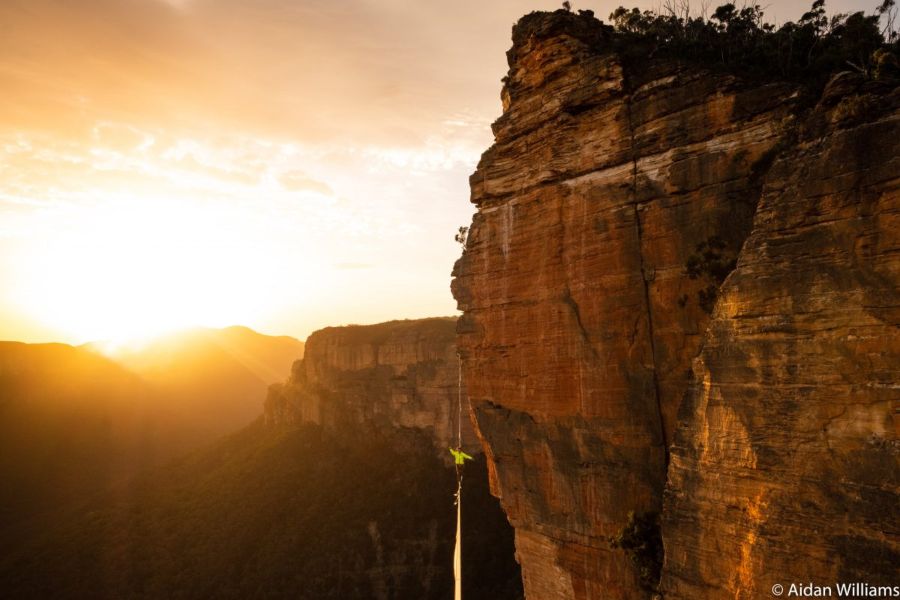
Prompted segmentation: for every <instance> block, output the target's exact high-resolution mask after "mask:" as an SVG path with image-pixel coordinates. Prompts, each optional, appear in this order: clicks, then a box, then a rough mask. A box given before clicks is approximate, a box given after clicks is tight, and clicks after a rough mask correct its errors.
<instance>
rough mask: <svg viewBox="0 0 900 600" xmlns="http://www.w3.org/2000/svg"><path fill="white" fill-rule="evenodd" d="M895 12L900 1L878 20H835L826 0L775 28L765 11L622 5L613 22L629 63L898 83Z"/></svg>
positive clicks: (859, 16) (858, 15)
mask: <svg viewBox="0 0 900 600" xmlns="http://www.w3.org/2000/svg"><path fill="white" fill-rule="evenodd" d="M895 12H896V11H895V0H884V1H883V2H882V4H881V5H880V6H878V7H877V8H876V10H875V12H874V13H873V14H869V15H867V14H864V13H863V12H861V11H860V12H854V13H850V14H846V13H844V14H836V15H833V16H831V17H830V18H829V17H828V16H827V15H826V12H825V0H815V1H814V2H813V4H812V7H811V8H810V10H809V11H807V12H806V13H805V14H803V15H802V16H801V17H800V19H799V20H797V21H796V22H787V23H785V24H784V25H782V26H781V27H778V28H776V27H775V26H774V25H772V24H770V23H766V22H765V20H764V15H763V9H762V8H761V7H760V6H759V5H749V6H744V7H743V8H738V7H736V6H735V5H734V4H724V5H722V6H719V7H718V8H716V9H715V11H713V13H712V15H711V16H710V17H708V18H707V17H706V16H703V15H700V16H692V14H691V10H690V5H689V4H688V3H687V2H682V3H679V4H678V5H677V8H676V5H670V7H669V9H668V10H667V11H666V12H665V13H662V14H661V13H657V12H653V11H641V10H639V9H637V8H632V9H630V10H629V9H626V8H624V7H619V8H618V9H616V10H615V11H614V12H613V13H612V14H611V15H610V20H611V21H612V24H613V26H614V30H615V36H614V40H615V42H616V43H617V45H618V46H619V49H620V51H621V52H622V53H623V55H624V56H625V57H626V58H631V59H641V60H643V59H646V58H650V57H657V56H663V57H671V58H678V59H685V60H692V61H698V62H702V63H704V64H706V65H709V66H711V67H719V68H725V69H729V70H735V71H738V72H740V73H741V74H742V75H744V76H751V77H752V76H756V77H762V78H777V79H790V80H797V81H800V82H803V83H805V84H809V85H815V86H818V85H822V84H824V82H825V81H827V79H828V78H829V77H830V76H831V75H833V74H834V73H837V72H839V71H846V70H855V71H858V72H860V73H863V74H864V75H866V76H867V77H881V78H889V77H892V76H893V75H894V72H893V71H891V70H890V66H891V65H896V64H897V54H898V42H897V32H896V30H895V29H894V21H895V19H894V16H895ZM882 24H883V25H882ZM882 66H884V68H882Z"/></svg>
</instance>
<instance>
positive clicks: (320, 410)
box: [265, 318, 480, 461]
mask: <svg viewBox="0 0 900 600" xmlns="http://www.w3.org/2000/svg"><path fill="white" fill-rule="evenodd" d="M454 331H455V319H452V318H434V319H420V320H415V321H390V322H387V323H380V324H378V325H365V326H363V325H350V326H346V327H327V328H325V329H321V330H319V331H316V332H314V333H313V334H312V335H310V336H309V338H308V339H307V341H306V347H305V352H304V357H303V359H302V360H298V361H297V362H295V363H294V366H293V369H292V374H291V377H290V379H289V380H288V381H287V382H285V383H284V384H276V385H274V386H272V387H271V388H270V389H269V395H268V397H267V399H266V403H265V420H266V422H267V423H270V424H276V425H277V424H282V423H284V424H291V423H305V422H312V423H318V424H320V425H323V426H325V427H331V428H337V427H340V425H341V424H342V423H350V424H353V425H357V426H359V425H362V426H365V427H376V428H386V429H388V430H391V431H393V430H396V429H403V428H410V429H415V430H420V431H422V432H424V433H426V435H427V436H428V437H429V438H431V439H432V440H433V442H434V445H435V450H436V452H437V453H438V455H439V456H440V457H441V458H443V459H445V460H448V461H449V460H450V458H451V457H450V453H449V452H448V450H447V448H448V447H449V446H455V445H456V435H457V424H458V422H459V420H458V418H457V417H458V404H457V403H458V400H459V395H458V391H459V386H458V382H459V368H458V360H457V357H456V339H455V335H454ZM462 438H463V447H464V448H466V449H467V450H468V451H469V452H474V451H476V450H477V451H480V445H479V444H478V442H477V439H476V438H475V434H474V430H473V428H472V422H471V420H470V419H469V410H468V407H467V405H466V400H465V396H463V412H462Z"/></svg>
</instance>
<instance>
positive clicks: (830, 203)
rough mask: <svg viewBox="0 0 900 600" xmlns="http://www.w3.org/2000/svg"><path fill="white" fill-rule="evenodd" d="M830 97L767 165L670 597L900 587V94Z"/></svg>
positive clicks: (681, 438) (680, 462)
mask: <svg viewBox="0 0 900 600" xmlns="http://www.w3.org/2000/svg"><path fill="white" fill-rule="evenodd" d="M832 87H836V86H832ZM826 94H827V95H826V98H825V101H823V102H822V103H821V104H820V106H819V107H817V108H816V109H815V110H814V111H813V113H812V114H811V115H810V116H809V117H807V118H806V119H805V121H804V123H803V127H802V128H801V132H802V135H801V138H800V139H799V140H798V141H797V142H796V144H794V145H792V147H791V148H790V149H788V150H787V151H786V152H785V153H784V154H783V155H782V156H781V157H780V158H779V159H778V160H777V161H776V162H775V164H774V165H773V167H772V169H771V170H770V171H769V172H768V173H767V175H766V178H765V187H764V191H763V195H762V200H761V202H760V205H759V209H758V211H757V215H756V219H755V221H754V226H753V231H752V233H751V234H750V237H749V238H748V239H747V242H746V244H745V245H744V248H743V251H742V252H741V254H740V257H739V260H738V263H737V268H736V269H735V271H734V272H733V273H732V274H731V276H730V277H729V278H728V280H727V281H726V282H725V284H724V286H723V287H722V290H721V298H720V300H719V302H718V304H717V306H716V310H715V314H714V317H713V319H712V322H711V323H710V325H709V329H708V331H707V333H706V336H705V338H704V342H703V348H702V351H701V353H700V355H699V357H698V358H697V360H696V361H695V363H694V379H695V383H694V384H693V385H692V387H691V390H690V393H689V395H688V396H687V400H686V402H685V404H684V406H683V407H682V422H681V424H680V426H679V428H678V432H677V435H676V443H675V445H674V447H673V453H672V464H671V467H670V470H669V483H668V493H667V499H666V509H665V512H664V521H663V536H664V538H665V542H666V564H665V568H664V570H663V581H662V589H663V591H664V592H665V596H666V598H684V599H688V598H698V597H704V598H760V597H763V596H765V595H767V594H769V593H770V591H769V590H771V588H772V586H773V585H774V584H776V583H780V584H782V585H786V584H789V583H790V582H802V583H807V582H813V583H815V584H818V585H833V584H834V583H835V582H854V581H855V582H866V583H869V584H872V585H879V584H880V585H896V576H897V572H898V571H897V570H898V567H900V443H898V433H900V418H898V413H897V409H898V406H900V402H898V401H900V393H898V385H897V384H898V381H900V335H898V334H900V331H898V324H900V299H898V290H900V111H898V108H900V94H898V93H897V92H894V93H893V94H890V95H884V94H881V93H878V90H877V88H876V89H868V90H867V89H865V87H863V89H861V90H858V91H856V92H852V93H848V94H846V95H844V96H843V97H838V98H834V97H829V95H828V91H826Z"/></svg>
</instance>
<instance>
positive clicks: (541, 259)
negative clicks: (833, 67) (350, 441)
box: [452, 11, 900, 600]
mask: <svg viewBox="0 0 900 600" xmlns="http://www.w3.org/2000/svg"><path fill="white" fill-rule="evenodd" d="M612 35H613V34H612V33H611V28H609V27H608V26H605V25H603V24H601V23H600V22H599V21H596V20H595V19H593V17H592V16H591V15H589V14H585V13H582V14H572V13H568V12H564V11H557V12H555V13H533V14H532V15H529V16H527V17H525V18H524V19H523V20H522V21H520V23H519V24H518V25H517V26H516V28H515V29H514V32H513V42H514V45H513V48H512V49H511V50H510V51H509V53H508V58H509V63H510V70H509V74H508V76H507V78H506V79H505V85H504V88H503V93H502V100H503V114H502V116H501V117H500V118H499V119H498V120H497V121H496V122H495V123H494V126H493V130H494V134H495V143H494V145H493V146H492V147H491V148H490V149H488V150H487V151H486V152H485V153H484V155H483V156H482V159H481V162H480V163H479V166H478V169H477V171H476V172H475V173H474V174H473V175H472V177H471V180H470V182H471V190H472V202H473V203H474V204H475V205H476V207H477V209H478V210H477V212H476V214H475V215H474V217H473V221H472V225H471V228H470V232H469V237H468V242H467V244H466V248H465V252H464V254H463V256H462V258H461V259H460V260H459V261H458V263H457V264H456V266H455V268H454V273H453V274H454V280H453V282H452V290H453V293H454V296H455V297H456V299H457V301H458V304H459V307H460V309H461V310H462V311H463V315H462V317H461V318H460V320H459V322H458V326H457V332H458V346H459V352H460V355H461V357H462V360H463V372H464V376H465V379H466V382H467V389H468V394H469V397H470V401H471V404H472V411H473V416H474V418H475V420H476V427H477V430H478V432H479V434H480V436H481V439H482V441H483V443H484V446H485V451H486V454H487V457H488V461H489V469H490V475H491V485H492V491H493V493H494V494H495V495H496V496H497V497H499V498H500V500H501V504H502V506H503V507H504V509H505V510H506V512H507V515H508V516H509V519H510V521H511V523H512V524H513V526H514V527H515V529H516V548H517V556H518V558H519V560H520V562H521V565H522V571H523V579H524V584H525V591H526V596H527V597H528V598H529V599H530V600H535V599H539V600H544V599H556V598H579V599H582V598H584V599H586V598H601V597H602V598H621V599H632V598H649V597H651V596H652V595H653V594H655V593H657V592H661V593H662V594H663V595H664V596H665V597H666V598H685V599H689V598H690V599H694V598H756V597H761V596H762V595H764V594H765V595H767V594H769V590H770V589H771V587H772V585H774V584H776V583H781V584H787V583H790V582H791V581H796V582H808V581H813V582H817V581H818V582H822V583H823V584H824V583H830V584H833V583H834V582H835V581H865V582H868V583H870V584H873V585H877V584H879V583H881V584H896V581H887V580H889V579H891V578H892V577H894V576H895V574H896V565H897V564H900V530H898V525H897V524H898V523H900V512H898V511H900V444H898V439H897V434H898V431H900V420H898V418H897V412H896V410H897V409H896V407H897V405H898V392H897V381H898V379H900V378H898V369H900V344H898V340H900V336H898V335H897V334H898V323H900V294H898V289H900V285H898V284H900V252H898V250H900V245H898V244H900V241H898V240H900V235H898V233H900V216H898V215H900V192H898V188H900V175H898V174H900V158H898V155H900V153H898V150H900V148H898V145H900V110H898V109H900V94H898V92H897V89H896V87H895V86H890V85H885V84H883V83H879V82H875V81H867V80H864V79H863V78H862V77H860V76H858V75H854V74H850V73H843V74H840V75H838V76H837V77H835V78H834V79H833V80H832V81H831V82H830V83H829V85H828V86H827V87H826V88H825V89H824V91H823V92H817V95H816V96H815V97H813V98H810V95H809V93H808V92H807V91H804V90H802V89H801V86H800V85H799V84H793V83H785V82H770V83H761V82H760V80H759V79H754V80H749V79H748V80H745V79H742V78H741V77H739V76H736V75H733V74H729V73H727V72H724V71H722V70H712V69H705V68H703V67H701V66H698V65H696V64H688V63H685V62H682V61H678V60H674V59H671V58H654V59H650V60H645V61H635V60H634V59H633V58H631V59H628V58H626V57H623V55H622V53H621V52H620V51H619V50H618V49H617V47H616V45H615V44H613V43H612V42H611V36H612ZM660 515H661V517H660V518H659V526H657V517H658V516H660ZM636 535H638V536H642V538H643V539H639V540H634V539H632V538H634V537H635V536H636ZM629 542H631V543H629ZM660 544H661V546H660ZM635 546H637V547H638V550H635ZM663 549H664V560H663V561H662V564H660V562H661V561H660V558H661V556H662V550H663Z"/></svg>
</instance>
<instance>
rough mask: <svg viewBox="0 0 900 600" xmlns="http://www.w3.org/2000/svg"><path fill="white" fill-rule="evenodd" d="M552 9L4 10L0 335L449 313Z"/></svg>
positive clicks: (94, 334)
mask: <svg viewBox="0 0 900 600" xmlns="http://www.w3.org/2000/svg"><path fill="white" fill-rule="evenodd" d="M810 2H811V0H788V1H786V2H784V3H780V4H779V5H778V6H777V7H772V8H771V9H769V10H768V11H767V14H768V15H769V16H770V17H771V18H772V19H773V20H777V21H780V22H783V21H785V20H786V19H787V18H797V17H798V16H800V15H801V14H802V12H803V11H804V10H805V9H806V8H807V7H808V6H809V4H810ZM877 3H878V2H876V1H875V0H872V2H871V3H869V2H862V1H859V0H829V2H828V8H829V10H830V11H842V12H847V11H852V10H867V11H871V10H872V9H873V8H874V7H875V5H876V4H877ZM560 4H561V3H560V2H559V1H558V0H535V1H533V2H529V3H525V4H523V3H521V2H519V1H517V0H496V1H495V2H491V3H487V4H485V3H480V2H479V3H476V2H474V0H460V1H459V2H457V3H454V4H453V5H452V6H451V5H447V4H444V3H427V2H426V3H421V2H420V3H411V2H407V1H401V0H379V1H378V2H373V1H372V0H347V1H346V2H340V3H335V2H321V1H320V0H296V1H294V2H283V1H282V0H132V1H129V2H121V1H120V0H72V1H71V2H58V1H56V0H5V1H4V2H0V22H2V23H4V25H5V27H4V33H3V35H2V36H0V89H3V94H2V95H0V339H7V340H9V339H13V340H21V341H29V342H38V341H59V342H69V343H83V342H87V341H96V340H112V341H115V342H117V343H124V342H127V341H128V340H134V339H143V338H148V337H156V336H158V335H161V334H165V333H167V332H171V331H174V330H180V329H184V328H191V327H196V326H206V327H223V326H230V325H245V326H248V327H251V328H253V329H255V330H257V331H260V332H262V333H268V334H273V335H291V336H294V337H296V338H299V339H305V338H306V336H307V335H308V334H309V333H311V332H312V331H314V330H316V329H319V328H322V327H326V326H329V325H342V324H348V323H375V322H380V321H387V320H391V319H403V318H419V317H427V316H441V315H452V314H455V312H456V303H455V302H454V300H453V298H452V297H451V295H450V290H449V283H450V271H451V269H452V266H453V262H454V260H455V259H456V258H457V257H458V256H459V252H460V248H459V247H458V245H457V244H456V243H455V242H454V241H453V235H454V233H455V232H456V230H457V228H458V227H459V226H461V225H468V224H469V222H470V219H471V214H472V212H473V207H472V206H471V204H469V202H468V198H469V189H468V177H469V175H470V174H471V173H472V171H473V170H474V168H475V166H476V164H477V162H478V159H479V157H480V155H481V153H482V152H483V151H484V150H485V149H487V148H488V146H489V145H490V143H491V141H492V134H491V130H490V123H491V122H492V121H493V120H494V119H495V118H496V117H497V116H499V114H500V100H499V96H500V79H501V77H502V76H503V75H504V74H505V72H506V62H505V52H506V50H507V48H508V47H509V44H510V27H511V25H512V24H513V23H514V22H515V21H516V20H517V19H518V18H519V17H520V16H521V15H522V14H523V13H525V12H528V11H530V10H548V9H555V8H558V7H559V6H560ZM619 4H625V5H628V6H631V5H634V4H636V5H638V6H640V7H642V8H652V7H654V6H655V5H656V4H658V3H655V2H653V1H650V0H641V1H639V2H635V3H628V2H620V1H619V0H616V1H615V2H575V6H574V8H575V9H585V8H586V9H592V10H594V11H595V13H596V14H597V15H598V16H599V17H601V18H605V17H606V15H608V14H609V13H610V12H611V11H612V10H613V9H614V8H615V7H616V6H618V5H619Z"/></svg>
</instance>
